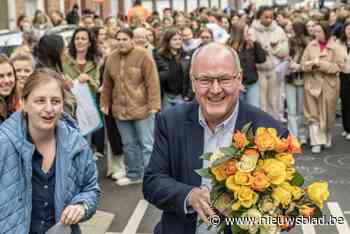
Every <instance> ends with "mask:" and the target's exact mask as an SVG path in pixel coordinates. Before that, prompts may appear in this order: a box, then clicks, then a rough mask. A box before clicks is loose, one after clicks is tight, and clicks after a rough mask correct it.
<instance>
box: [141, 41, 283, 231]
mask: <svg viewBox="0 0 350 234" xmlns="http://www.w3.org/2000/svg"><path fill="white" fill-rule="evenodd" d="M241 74H242V73H241V66H240V62H239V58H238V56H237V53H236V52H235V51H234V50H232V49H231V48H228V47H226V46H224V45H222V44H218V43H209V44H207V45H204V46H203V47H201V48H199V49H198V50H197V51H196V52H195V53H194V55H193V58H192V64H191V71H190V75H191V80H192V86H193V90H194V92H195V94H196V100H195V101H193V102H191V103H185V104H181V105H178V106H176V107H174V108H170V109H169V110H165V111H163V112H161V113H160V114H158V116H157V119H156V127H155V133H154V134H155V135H154V148H153V153H152V157H151V160H150V163H149V166H148V168H147V169H146V172H145V177H144V187H143V192H144V196H145V198H146V199H147V200H148V201H149V202H151V203H152V204H154V205H156V206H157V207H158V208H159V209H161V210H163V215H162V219H161V221H160V223H159V224H158V225H157V226H156V228H155V231H154V233H156V234H178V233H181V234H195V233H196V234H204V233H205V234H206V233H217V232H216V230H215V229H212V232H210V231H208V230H206V225H201V226H199V227H197V226H198V225H197V224H198V221H199V220H200V219H201V220H203V221H204V222H205V223H206V224H208V223H209V220H208V218H209V217H210V216H211V215H213V214H215V213H214V211H213V209H212V208H211V207H212V206H211V201H210V181H207V180H205V179H201V178H200V176H199V175H197V174H196V172H195V170H196V169H200V168H202V167H207V166H208V165H206V163H207V161H202V159H200V155H202V154H203V153H208V152H213V151H215V150H216V149H217V148H219V147H227V146H230V145H231V144H232V135H233V133H234V132H235V131H236V130H239V129H242V128H243V126H244V125H245V124H247V123H248V122H251V123H252V129H253V132H255V131H256V129H257V128H258V127H272V128H276V129H277V131H278V132H279V134H280V136H284V137H287V135H288V130H286V129H285V128H284V127H283V126H282V125H281V123H279V122H277V121H276V120H274V119H273V118H272V117H271V116H269V115H268V114H266V113H264V112H262V111H261V110H259V109H257V108H255V107H253V106H250V105H248V104H246V103H244V102H241V101H239V95H240V92H241V91H242V90H243V89H244V87H243V85H242V75H241Z"/></svg>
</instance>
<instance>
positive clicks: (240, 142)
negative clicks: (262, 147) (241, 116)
mask: <svg viewBox="0 0 350 234" xmlns="http://www.w3.org/2000/svg"><path fill="white" fill-rule="evenodd" d="M248 144H249V141H248V139H247V136H246V135H245V133H242V132H240V131H237V132H236V133H235V134H234V135H233V145H234V146H235V147H236V148H237V149H242V148H244V147H245V146H246V145H248Z"/></svg>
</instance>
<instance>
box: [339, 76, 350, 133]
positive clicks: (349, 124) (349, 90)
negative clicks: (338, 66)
mask: <svg viewBox="0 0 350 234" xmlns="http://www.w3.org/2000/svg"><path fill="white" fill-rule="evenodd" d="M340 99H341V111H342V119H343V127H344V131H346V132H347V133H350V74H343V73H341V74H340Z"/></svg>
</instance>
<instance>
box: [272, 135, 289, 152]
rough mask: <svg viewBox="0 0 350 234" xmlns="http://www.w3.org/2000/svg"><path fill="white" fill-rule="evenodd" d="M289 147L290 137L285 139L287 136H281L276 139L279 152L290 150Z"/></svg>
mask: <svg viewBox="0 0 350 234" xmlns="http://www.w3.org/2000/svg"><path fill="white" fill-rule="evenodd" d="M288 147H289V140H288V138H287V139H285V138H284V139H280V138H277V139H276V145H275V150H276V151H277V152H278V153H283V152H286V151H287V150H288Z"/></svg>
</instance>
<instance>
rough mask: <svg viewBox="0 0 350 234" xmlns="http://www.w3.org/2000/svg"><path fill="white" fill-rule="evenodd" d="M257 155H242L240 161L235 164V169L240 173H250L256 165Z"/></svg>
mask: <svg viewBox="0 0 350 234" xmlns="http://www.w3.org/2000/svg"><path fill="white" fill-rule="evenodd" d="M258 157H259V155H249V156H248V155H245V154H244V155H243V156H242V157H241V160H240V161H239V162H238V163H237V169H238V171H240V172H246V173H248V172H251V171H254V169H255V168H256V164H257V163H258Z"/></svg>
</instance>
